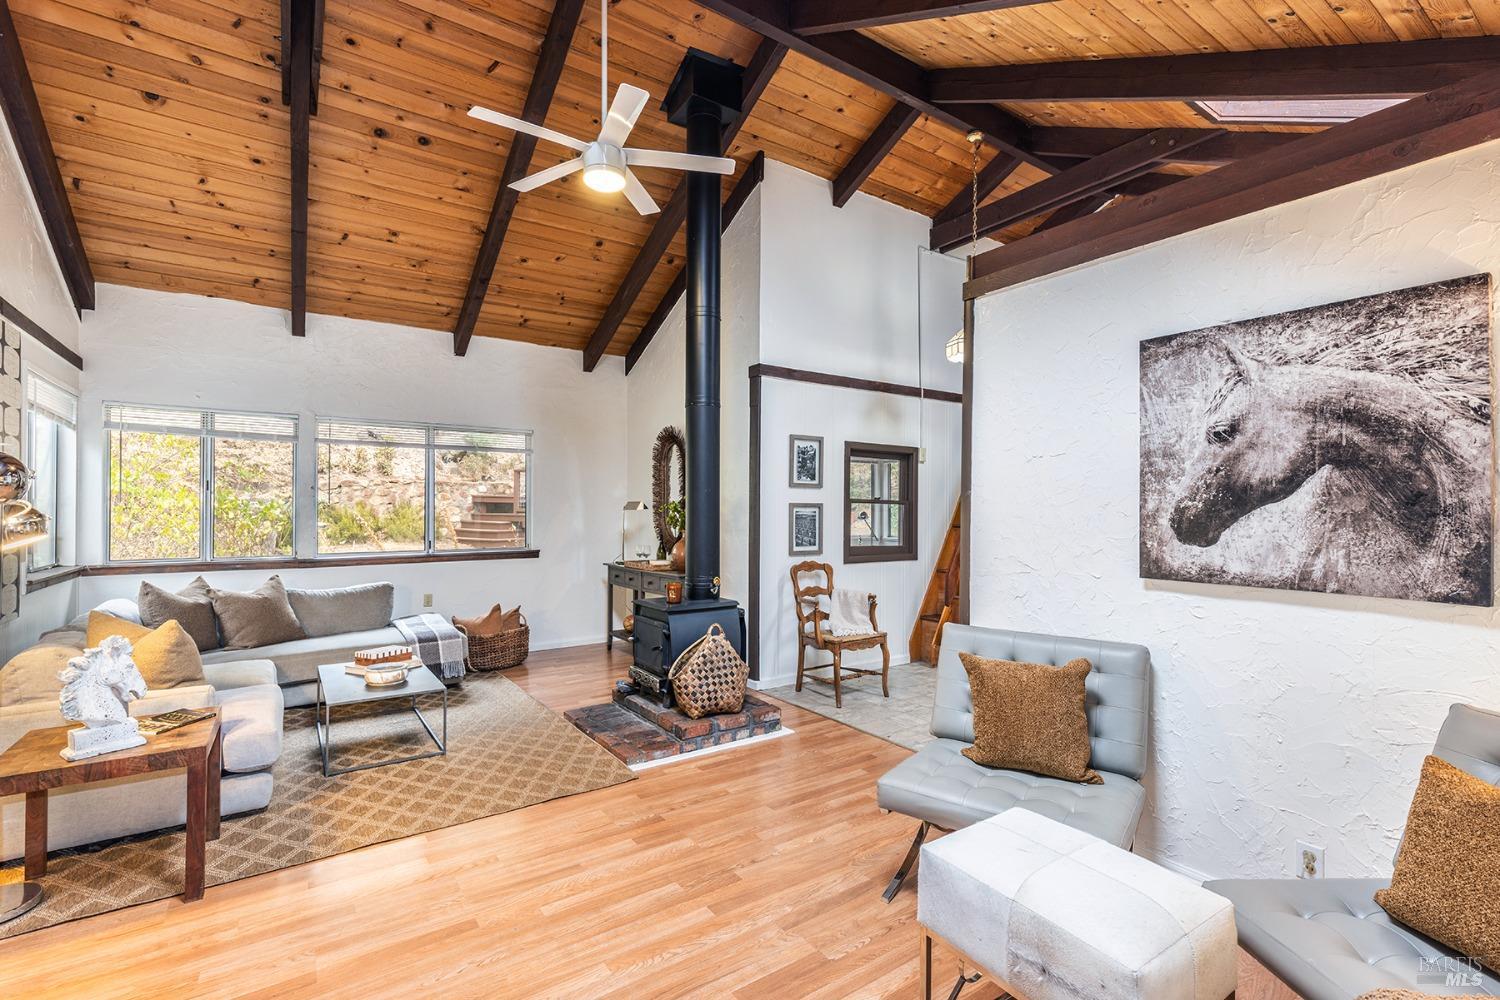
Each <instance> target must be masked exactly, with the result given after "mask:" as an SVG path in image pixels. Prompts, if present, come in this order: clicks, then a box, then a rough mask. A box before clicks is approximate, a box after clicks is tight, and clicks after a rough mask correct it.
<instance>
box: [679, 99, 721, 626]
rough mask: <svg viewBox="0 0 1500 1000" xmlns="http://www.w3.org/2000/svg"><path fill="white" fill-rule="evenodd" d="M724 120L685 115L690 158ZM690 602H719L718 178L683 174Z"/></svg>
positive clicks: (715, 149) (714, 147)
mask: <svg viewBox="0 0 1500 1000" xmlns="http://www.w3.org/2000/svg"><path fill="white" fill-rule="evenodd" d="M722 134H723V117H722V114H721V112H720V111H719V109H718V108H717V107H715V106H713V105H711V104H709V103H708V102H701V103H700V102H690V103H689V106H688V108H687V151H688V152H689V153H697V154H700V155H703V156H718V155H719V153H720V148H719V144H720V137H721V135H722ZM687 203H688V209H687V400H686V404H687V479H688V482H687V532H686V535H687V563H686V571H687V573H686V576H687V579H686V584H687V598H688V600H695V601H701V600H709V599H711V598H715V597H718V596H719V408H720V407H719V334H720V320H719V262H720V250H721V239H720V209H719V175H718V174H710V173H703V172H699V171H693V172H691V173H689V174H688V175H687Z"/></svg>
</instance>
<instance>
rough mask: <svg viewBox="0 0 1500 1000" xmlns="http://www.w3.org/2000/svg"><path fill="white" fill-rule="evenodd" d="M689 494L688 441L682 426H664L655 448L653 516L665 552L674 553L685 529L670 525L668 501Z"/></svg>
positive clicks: (652, 450) (657, 538)
mask: <svg viewBox="0 0 1500 1000" xmlns="http://www.w3.org/2000/svg"><path fill="white" fill-rule="evenodd" d="M674 487H675V489H674ZM686 496H687V441H686V440H685V439H684V438H683V436H682V431H681V430H679V429H678V428H676V427H663V428H662V429H661V433H660V434H658V435H656V446H655V447H654V448H652V449H651V519H652V523H653V524H654V525H655V527H656V540H657V541H658V542H660V543H661V551H662V552H664V553H670V552H671V551H672V548H673V546H675V545H676V544H677V543H678V541H680V540H681V539H682V532H680V531H673V530H672V528H671V526H670V525H668V524H667V504H669V503H671V502H672V501H674V500H676V501H678V502H681V501H682V500H683V499H684V498H685V497H686Z"/></svg>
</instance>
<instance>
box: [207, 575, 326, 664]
mask: <svg viewBox="0 0 1500 1000" xmlns="http://www.w3.org/2000/svg"><path fill="white" fill-rule="evenodd" d="M208 593H209V597H210V598H211V599H212V600H213V602H214V614H215V615H217V616H218V618H219V633H220V635H222V636H223V637H224V648H225V649H255V648H256V647H258V646H271V645H275V644H276V643H278V642H291V641H292V640H293V639H306V638H307V633H306V632H304V631H303V630H302V625H301V624H300V623H299V622H298V621H297V615H296V613H295V612H293V611H292V605H291V603H290V602H289V601H288V600H287V596H286V587H285V586H283V585H282V583H281V577H279V576H273V577H271V579H269V580H267V581H266V582H265V583H263V584H261V585H260V586H259V587H257V588H255V589H254V590H252V591H249V592H248V593H247V592H243V591H238V590H219V589H217V588H214V587H210V588H209V591H208Z"/></svg>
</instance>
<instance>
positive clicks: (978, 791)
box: [876, 624, 1151, 902]
mask: <svg viewBox="0 0 1500 1000" xmlns="http://www.w3.org/2000/svg"><path fill="white" fill-rule="evenodd" d="M961 652H963V653H974V654H977V655H979V656H985V657H990V658H992V659H1002V660H1022V661H1025V662H1027V663H1046V664H1050V665H1052V666H1061V665H1062V664H1064V663H1067V662H1068V661H1069V660H1073V659H1076V658H1077V657H1080V656H1082V657H1085V658H1087V659H1088V661H1089V663H1091V664H1092V665H1093V669H1092V670H1091V671H1089V675H1088V680H1087V682H1086V685H1085V686H1086V689H1087V693H1088V702H1087V705H1086V711H1087V713H1088V721H1089V741H1090V742H1091V743H1092V744H1093V755H1092V757H1091V758H1090V760H1089V766H1091V767H1092V768H1094V770H1096V771H1098V772H1099V774H1100V776H1101V777H1102V778H1103V779H1104V784H1102V785H1081V784H1078V783H1077V782H1072V781H1062V780H1060V779H1058V778H1044V777H1042V776H1041V775H1036V774H1027V773H1024V772H1021V771H1002V770H995V769H993V768H988V767H981V766H980V765H978V764H975V763H974V762H973V761H971V760H969V759H968V758H967V757H965V756H964V755H963V751H964V748H965V747H968V746H970V745H971V744H972V743H973V742H974V715H973V703H972V701H971V700H970V697H969V677H968V674H967V672H966V671H965V670H964V667H963V664H962V663H961V662H960V661H959V659H958V654H959V653H961ZM937 669H938V682H937V696H936V699H935V704H934V705H933V708H932V727H931V731H932V735H934V736H936V737H937V739H936V740H934V741H933V742H931V743H929V744H927V746H925V747H923V748H922V749H921V750H919V751H918V752H917V753H916V754H915V755H913V756H911V757H909V758H907V759H906V760H904V761H902V762H901V763H900V764H898V765H896V766H895V767H894V768H892V769H891V770H890V771H888V772H886V774H885V775H884V776H883V777H882V778H881V779H880V781H879V783H878V784H877V785H876V798H877V801H878V802H879V805H880V808H881V809H884V810H886V811H888V812H898V813H902V814H904V815H907V816H911V817H913V818H914V819H917V820H919V821H920V823H921V826H919V827H918V828H917V835H916V839H915V840H913V841H912V845H911V850H910V851H908V852H907V854H906V860H904V861H903V862H902V863H901V868H900V869H899V870H898V871H897V872H896V874H895V877H893V878H892V879H891V882H890V885H889V886H887V887H886V890H885V899H886V902H890V901H891V900H892V899H894V898H896V893H898V892H900V891H901V883H902V882H903V881H904V880H905V878H906V876H907V875H908V874H909V873H910V872H911V868H912V865H914V864H915V863H916V860H917V854H918V852H919V851H920V849H921V847H922V841H923V840H924V839H926V837H927V833H928V831H929V830H930V829H931V828H932V827H937V828H938V829H940V830H957V829H959V828H961V827H965V826H968V825H969V824H970V823H977V822H978V821H980V820H982V819H988V818H989V817H991V816H994V815H996V814H997V813H1001V812H1004V811H1005V810H1007V809H1010V808H1021V809H1030V810H1032V811H1033V812H1038V813H1041V814H1042V815H1043V816H1047V817H1049V818H1051V819H1055V820H1057V821H1058V822H1061V823H1066V824H1068V825H1069V826H1072V827H1076V828H1077V829H1079V830H1083V831H1085V832H1086V833H1091V834H1093V835H1094V836H1096V837H1100V838H1102V839H1104V840H1107V841H1109V842H1110V843H1111V844H1116V845H1118V846H1120V847H1124V848H1127V849H1128V848H1129V847H1130V845H1131V842H1132V841H1134V840H1135V829H1136V826H1137V825H1138V824H1139V823H1140V820H1141V809H1142V807H1143V806H1144V805H1145V802H1146V792H1145V789H1143V788H1142V787H1141V785H1140V777H1141V775H1142V774H1143V773H1144V772H1145V770H1146V729H1147V723H1148V721H1149V715H1148V713H1149V704H1150V697H1151V653H1150V651H1149V650H1147V649H1146V647H1145V646H1137V645H1134V644H1131V643H1124V642H1101V641H1099V640H1097V639H1074V638H1069V637H1067V636H1057V635H1039V634H1036V633H1033V632H1011V631H1008V630H1005V629H993V628H978V627H976V626H973V625H955V624H949V625H948V626H947V627H945V628H944V629H943V645H942V649H941V651H940V652H939V653H938V666H937Z"/></svg>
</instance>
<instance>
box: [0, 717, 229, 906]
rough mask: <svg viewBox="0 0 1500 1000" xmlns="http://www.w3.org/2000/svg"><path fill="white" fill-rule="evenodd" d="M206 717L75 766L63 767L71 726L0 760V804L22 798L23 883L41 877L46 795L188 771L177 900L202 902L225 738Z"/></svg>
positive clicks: (42, 733)
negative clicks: (68, 788)
mask: <svg viewBox="0 0 1500 1000" xmlns="http://www.w3.org/2000/svg"><path fill="white" fill-rule="evenodd" d="M213 712H214V714H213V717H212V718H209V719H204V720H203V721H201V722H193V723H189V724H188V725H186V726H181V727H179V728H177V729H172V730H169V731H168V732H165V733H162V734H160V735H158V736H147V737H146V743H145V745H144V746H138V747H131V748H129V749H128V750H116V751H114V752H113V753H105V754H100V755H99V756H97V757H85V758H83V759H82V760H75V761H68V760H64V759H63V758H62V756H61V755H60V753H59V751H61V750H62V748H63V747H65V746H67V745H68V731H69V730H70V729H77V728H78V727H77V726H53V727H51V728H50V729H33V730H32V731H31V732H29V733H27V734H26V735H25V736H22V737H21V738H20V739H19V740H17V741H16V742H15V743H14V744H13V745H12V746H11V747H10V749H9V750H6V751H5V752H4V753H3V754H0V797H4V796H7V795H20V794H22V793H24V794H25V795H26V877H27V878H28V879H33V878H40V877H41V876H42V875H44V874H46V872H47V790H48V789H51V788H60V787H62V786H64V785H83V784H88V783H90V782H94V781H109V780H111V779H112V778H123V777H126V776H128V775H133V774H146V773H150V772H155V771H172V770H175V769H177V768H186V769H187V857H186V861H187V866H186V871H185V872H184V874H183V879H182V898H183V900H184V901H186V902H189V903H191V902H192V901H193V900H196V899H202V898H203V857H204V842H205V841H207V840H218V839H219V779H220V777H221V776H222V772H223V770H224V768H223V764H222V761H223V759H224V747H223V743H224V736H223V733H222V731H221V730H220V728H219V710H218V709H214V710H213Z"/></svg>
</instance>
